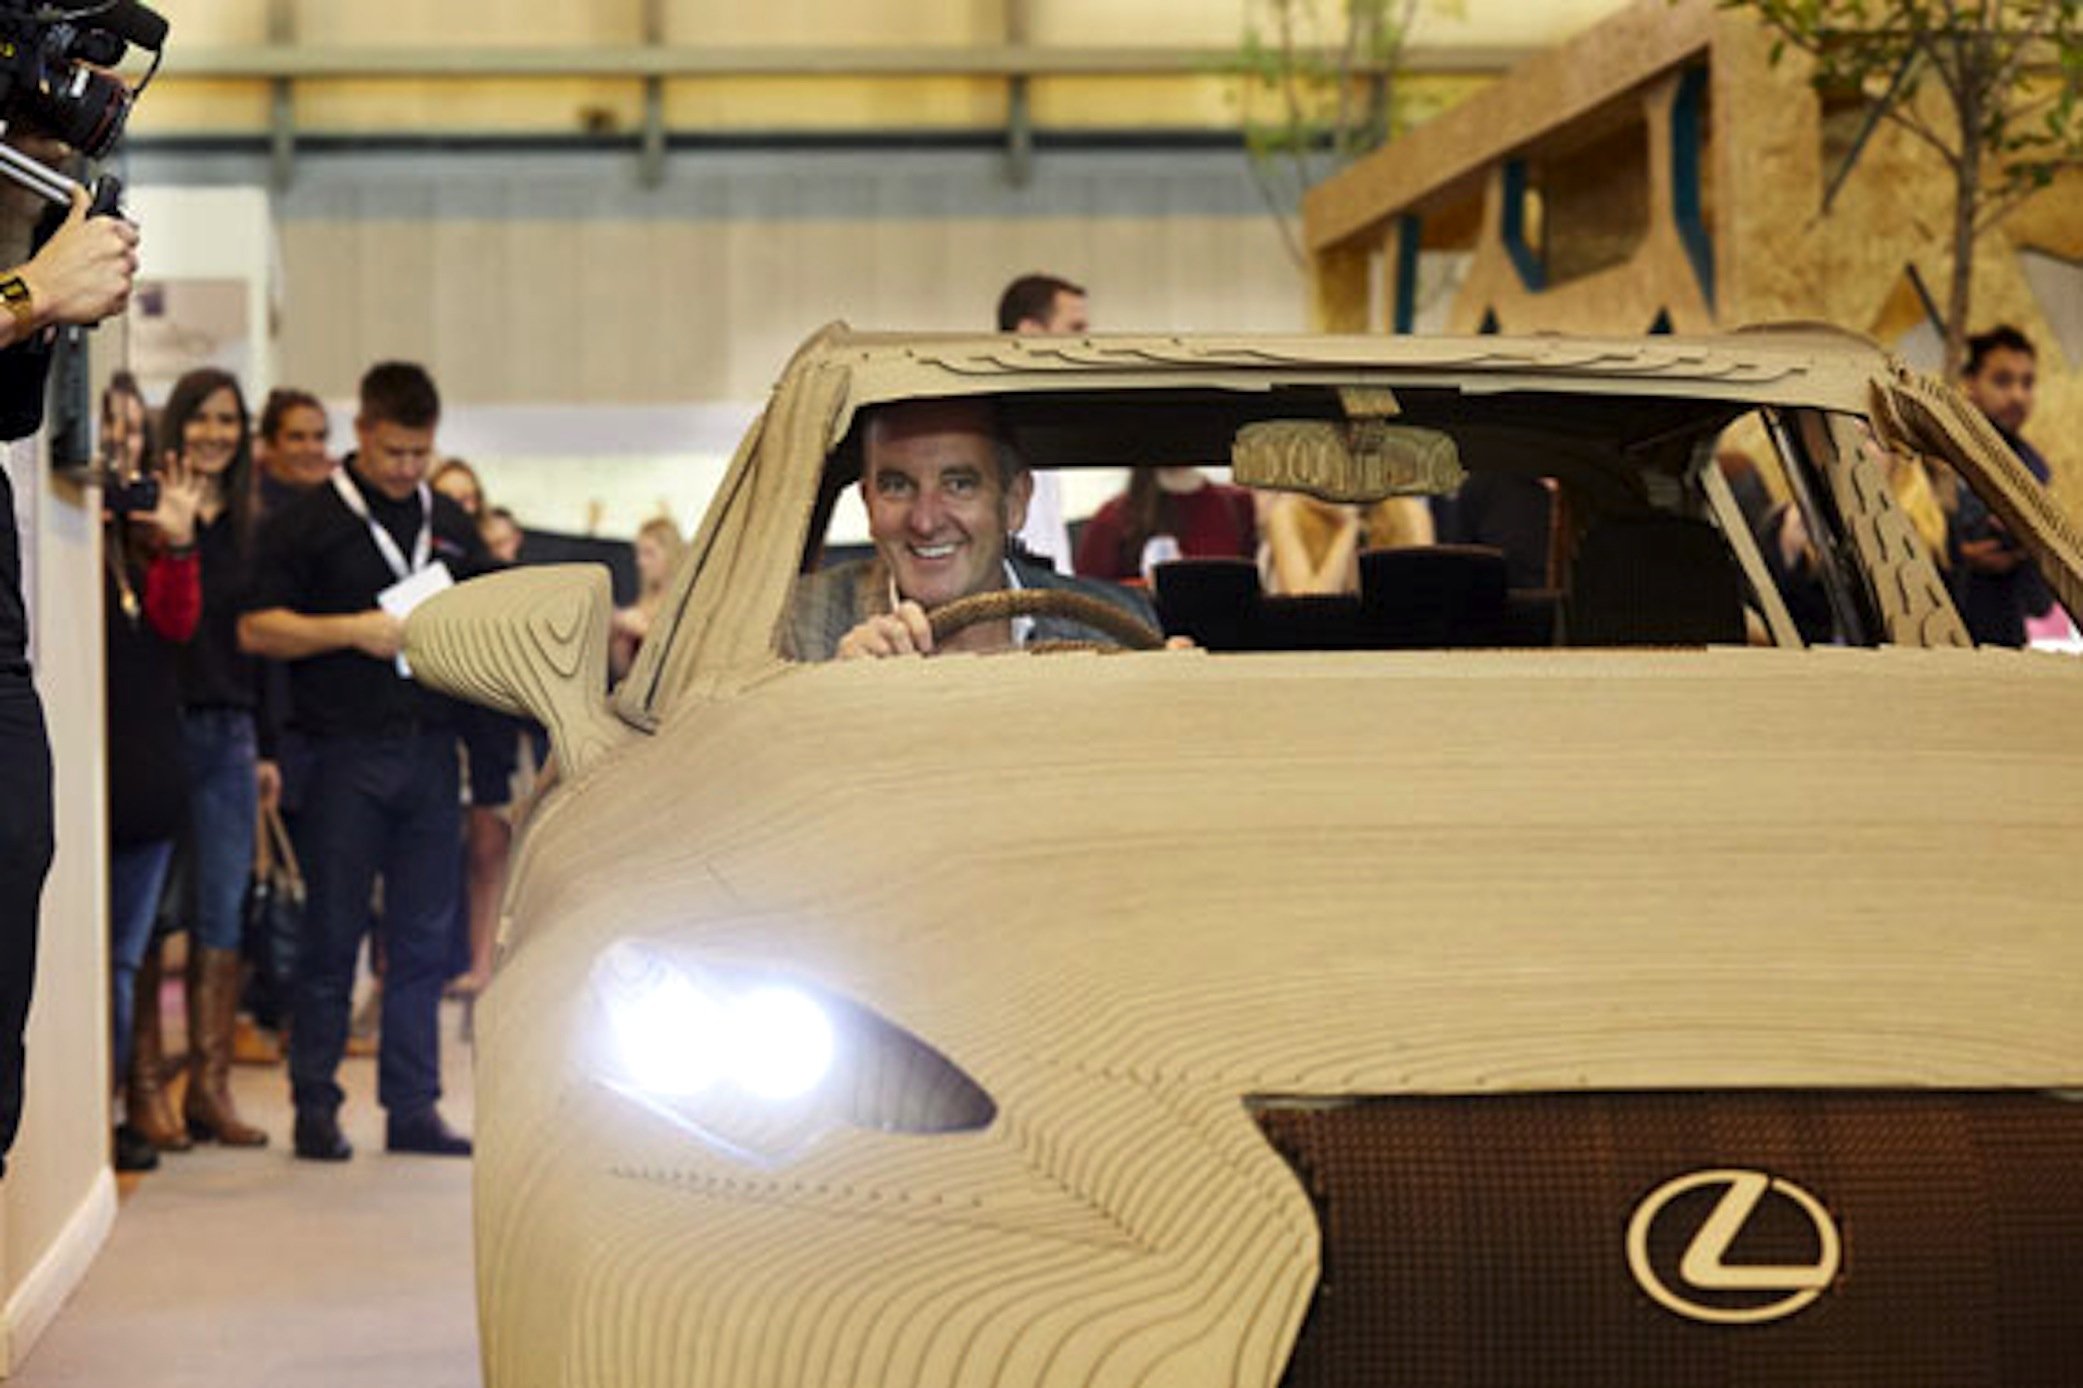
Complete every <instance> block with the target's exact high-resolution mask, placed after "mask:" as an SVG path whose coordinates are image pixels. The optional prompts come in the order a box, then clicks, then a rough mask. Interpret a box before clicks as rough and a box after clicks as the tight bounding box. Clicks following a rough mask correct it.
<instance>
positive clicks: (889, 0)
mask: <svg viewBox="0 0 2083 1388" xmlns="http://www.w3.org/2000/svg"><path fill="white" fill-rule="evenodd" d="M405 2H406V3H412V0H405ZM552 2H553V3H554V0H552ZM663 4H664V6H665V31H666V38H667V40H668V41H670V42H674V43H802V44H805V45H807V46H811V47H818V46H833V45H841V44H890V45H903V44H926V43H933V44H961V43H1001V42H1003V41H1004V39H1005V0H938V3H934V4H918V3H916V0H765V2H764V3H762V4H757V5H748V4H745V3H743V0H663Z"/></svg>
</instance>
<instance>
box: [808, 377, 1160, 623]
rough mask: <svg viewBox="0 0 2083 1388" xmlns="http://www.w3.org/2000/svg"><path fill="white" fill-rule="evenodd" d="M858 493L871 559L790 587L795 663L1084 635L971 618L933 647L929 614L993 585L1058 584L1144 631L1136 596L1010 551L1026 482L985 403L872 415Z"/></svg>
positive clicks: (936, 403)
mask: <svg viewBox="0 0 2083 1388" xmlns="http://www.w3.org/2000/svg"><path fill="white" fill-rule="evenodd" d="M863 427H864V429H865V431H866V432H865V433H864V435H863V448H862V453H863V462H862V468H861V499H862V501H863V502H864V503H865V504H866V506H867V508H868V533H869V536H870V538H871V539H873V540H874V542H875V557H874V558H872V559H864V560H856V561H854V562H852V563H847V564H840V565H837V566H835V567H833V568H830V569H826V570H824V571H823V572H821V573H817V574H813V575H810V576H808V577H806V578H804V579H803V580H802V581H801V582H800V583H798V584H797V586H796V593H795V601H794V607H793V609H792V611H791V614H790V619H789V636H790V648H791V650H792V652H793V654H794V655H795V656H796V657H797V658H798V659H801V660H829V659H831V658H833V657H834V656H836V657H838V658H839V659H841V660H857V659H864V658H873V657H882V656H893V655H931V654H933V653H935V652H936V651H946V650H965V651H991V650H1007V649H1012V648H1018V647H1024V646H1027V645H1029V644H1030V643H1035V642H1043V641H1064V640H1090V639H1092V638H1093V637H1094V635H1095V633H1094V632H1093V631H1092V630H1091V629H1090V628H1088V627H1086V626H1084V625H1083V624H1081V623H1078V622H1075V621H1073V620H1070V619H1067V618H1063V617H1057V616H1053V615H1043V616H1037V617H1009V618H999V619H997V620H992V621H983V622H978V623H976V624H974V625H972V626H969V627H967V628H965V629H964V630H962V631H961V632H959V633H956V634H954V635H953V636H950V637H948V638H947V639H945V640H943V641H940V642H937V643H936V641H935V640H934V636H933V630H932V626H931V623H930V621H929V619H928V616H927V614H928V612H929V611H931V610H932V609H934V608H938V607H941V606H943V605H945V604H947V603H950V602H953V601H954V600H955V599H957V598H964V597H969V596H972V595H974V594H979V593H989V592H995V591H999V590H1002V589H1008V588H1015V589H1035V588H1045V589H1064V590H1069V591H1071V592H1075V593H1079V594H1083V595H1085V596H1087V597H1090V598H1096V599H1098V600H1100V601H1102V602H1105V603H1108V604H1110V605H1112V606H1114V607H1117V608H1119V609H1121V610H1122V611H1123V612H1126V613H1128V614H1129V615H1131V616H1133V617H1136V618H1138V619H1140V620H1141V621H1142V622H1144V623H1145V624H1147V625H1150V626H1153V627H1154V626H1155V625H1156V622H1155V619H1154V617H1153V615H1152V613H1151V611H1150V607H1149V605H1148V603H1146V602H1145V601H1143V599H1142V597H1141V596H1140V595H1139V594H1135V593H1131V592H1129V591H1128V590H1126V589H1122V588H1117V587H1114V586H1113V585H1112V584H1107V583H1095V582H1092V581H1090V580H1086V579H1078V578H1070V577H1066V576H1064V575H1061V574H1058V573H1056V572H1055V571H1054V570H1053V569H1051V568H1049V567H1048V566H1047V565H1045V564H1041V563H1037V562H1033V561H1031V560H1029V559H1027V558H1026V557H1025V556H1023V555H1020V554H1018V553H1016V552H1014V551H1012V550H1011V549H1010V548H1009V547H1008V544H1007V537H1008V536H1010V535H1012V534H1013V533H1015V532H1016V531H1018V530H1019V528H1020V525H1021V523H1022V522H1023V521H1024V520H1025V519H1026V515H1027V501H1028V498H1029V497H1030V496H1031V495H1032V492H1033V486H1034V479H1033V478H1032V477H1031V476H1030V475H1029V473H1028V471H1027V467H1026V464H1025V463H1024V462H1023V461H1022V460H1021V459H1020V456H1019V454H1018V453H1016V452H1015V451H1014V449H1013V447H1012V446H1011V445H1010V444H1009V443H1007V442H1006V441H1005V440H1004V437H1003V435H1002V433H1001V431H1000V429H999V427H998V421H997V418H996V416H995V413H994V411H993V410H992V408H991V406H990V404H989V403H988V402H986V401H979V400H921V401H914V402H909V403H906V404H902V405H894V406H890V407H887V408H884V409H882V410H878V411H877V412H876V413H875V414H874V415H872V416H871V417H870V418H869V419H867V420H866V421H865V423H864V425H863Z"/></svg>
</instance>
